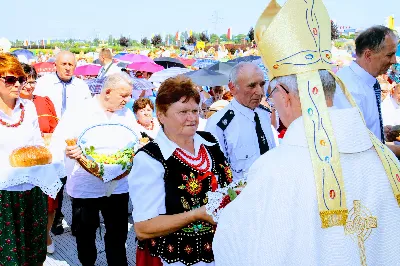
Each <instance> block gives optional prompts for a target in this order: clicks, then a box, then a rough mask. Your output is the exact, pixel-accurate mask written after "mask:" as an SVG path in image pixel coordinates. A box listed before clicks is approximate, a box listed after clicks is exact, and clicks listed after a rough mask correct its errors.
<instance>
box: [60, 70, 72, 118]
mask: <svg viewBox="0 0 400 266" xmlns="http://www.w3.org/2000/svg"><path fill="white" fill-rule="evenodd" d="M57 77H58V75H57ZM58 79H59V80H60V83H61V84H62V86H63V90H62V105H61V116H62V115H63V114H64V112H65V110H66V109H67V85H69V84H71V82H72V79H70V80H69V81H67V82H65V81H63V80H61V79H60V77H58Z"/></svg>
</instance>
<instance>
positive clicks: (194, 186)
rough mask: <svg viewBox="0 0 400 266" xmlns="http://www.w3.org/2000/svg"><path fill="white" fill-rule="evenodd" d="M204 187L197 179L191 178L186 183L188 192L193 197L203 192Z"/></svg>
mask: <svg viewBox="0 0 400 266" xmlns="http://www.w3.org/2000/svg"><path fill="white" fill-rule="evenodd" d="M202 187H203V185H202V183H201V182H199V180H197V178H189V180H188V181H187V183H186V190H187V192H189V193H190V194H191V195H197V194H198V193H200V192H201V189H202Z"/></svg>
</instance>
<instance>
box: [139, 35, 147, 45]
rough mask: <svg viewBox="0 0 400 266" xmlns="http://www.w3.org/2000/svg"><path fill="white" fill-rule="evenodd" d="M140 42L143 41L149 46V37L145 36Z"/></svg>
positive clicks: (143, 43) (142, 42)
mask: <svg viewBox="0 0 400 266" xmlns="http://www.w3.org/2000/svg"><path fill="white" fill-rule="evenodd" d="M140 43H141V44H142V45H143V46H147V45H149V39H147V37H144V38H142V39H141V40H140Z"/></svg>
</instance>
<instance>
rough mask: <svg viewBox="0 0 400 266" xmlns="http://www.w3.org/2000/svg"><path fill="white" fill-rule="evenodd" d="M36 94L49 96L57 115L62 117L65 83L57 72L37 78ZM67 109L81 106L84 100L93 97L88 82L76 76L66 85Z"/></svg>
mask: <svg viewBox="0 0 400 266" xmlns="http://www.w3.org/2000/svg"><path fill="white" fill-rule="evenodd" d="M34 93H35V95H39V96H43V97H45V96H48V97H49V98H50V100H51V101H52V102H53V104H54V108H55V109H56V113H57V117H59V118H61V109H62V97H63V84H62V83H61V81H60V79H59V78H58V77H57V75H56V74H51V75H45V76H43V77H41V78H39V79H38V80H37V85H36V88H35V92H34ZM66 94H67V95H66V100H67V102H66V110H68V109H70V108H72V109H74V108H76V107H79V106H80V105H82V104H83V103H82V102H83V101H84V100H87V99H90V98H92V96H91V93H90V90H89V87H88V85H87V84H86V82H84V81H83V80H81V79H78V78H76V77H73V78H72V81H71V83H69V84H67V87H66Z"/></svg>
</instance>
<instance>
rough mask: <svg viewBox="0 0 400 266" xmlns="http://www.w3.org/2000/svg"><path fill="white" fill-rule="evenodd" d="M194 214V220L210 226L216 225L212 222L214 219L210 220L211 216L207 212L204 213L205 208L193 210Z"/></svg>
mask: <svg viewBox="0 0 400 266" xmlns="http://www.w3.org/2000/svg"><path fill="white" fill-rule="evenodd" d="M194 212H195V217H196V220H201V221H205V222H208V223H210V224H213V225H216V224H217V223H216V222H215V221H214V219H213V218H212V216H210V215H209V214H208V213H207V211H206V206H205V205H203V206H201V207H200V208H198V209H196V210H194Z"/></svg>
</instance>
